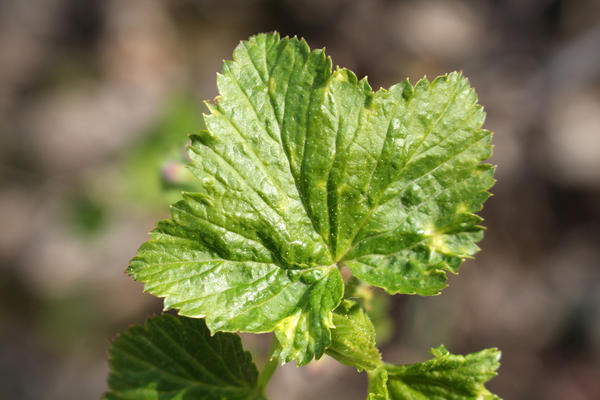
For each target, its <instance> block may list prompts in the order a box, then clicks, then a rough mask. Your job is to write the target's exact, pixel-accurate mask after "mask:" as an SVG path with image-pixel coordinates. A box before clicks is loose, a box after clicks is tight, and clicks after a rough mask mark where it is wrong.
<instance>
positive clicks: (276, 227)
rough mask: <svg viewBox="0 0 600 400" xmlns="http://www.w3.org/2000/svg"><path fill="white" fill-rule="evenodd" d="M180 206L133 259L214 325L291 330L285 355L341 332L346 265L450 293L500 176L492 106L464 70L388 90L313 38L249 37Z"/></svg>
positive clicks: (140, 271) (231, 69)
mask: <svg viewBox="0 0 600 400" xmlns="http://www.w3.org/2000/svg"><path fill="white" fill-rule="evenodd" d="M217 86H218V89H219V93H220V95H219V96H218V97H217V98H216V100H215V102H214V103H207V106H208V108H209V110H210V114H209V115H206V116H205V125H206V130H204V131H201V132H200V133H198V134H197V135H194V136H192V143H191V145H190V146H189V157H190V160H191V162H190V165H189V168H190V170H191V171H192V173H193V174H194V175H195V176H196V177H197V178H198V181H199V183H198V186H199V189H198V191H197V192H194V193H185V194H184V195H183V200H181V201H180V202H178V203H176V204H175V205H174V206H173V208H172V213H171V214H172V219H171V220H169V221H163V222H161V223H159V224H158V226H157V228H156V229H155V230H154V232H153V233H152V238H151V240H150V241H149V242H147V243H146V244H144V245H143V246H142V247H141V248H140V250H139V252H138V255H137V256H136V257H135V258H134V259H133V260H132V262H131V264H130V267H129V270H128V272H129V273H130V274H131V275H132V276H133V277H134V278H135V279H136V280H139V281H142V282H145V283H146V285H145V290H146V291H148V292H150V293H153V294H155V295H157V296H160V297H164V298H165V307H166V308H176V309H179V312H180V314H182V315H185V316H190V317H205V318H206V323H207V326H208V327H209V328H210V329H211V331H213V332H215V331H245V332H268V331H275V334H276V336H277V338H278V339H279V340H280V341H281V345H282V353H281V354H282V358H283V360H284V361H289V360H291V359H296V360H297V361H298V363H299V364H306V363H307V362H309V361H310V360H311V359H312V358H313V357H316V358H319V357H320V356H321V355H322V354H323V352H324V351H325V349H326V348H327V347H328V346H329V345H330V343H331V332H330V329H331V328H332V327H333V323H332V318H333V316H332V310H333V309H334V308H335V307H336V306H337V305H338V304H339V303H340V301H341V299H342V296H343V282H342V278H341V275H340V273H339V267H340V266H342V265H344V264H345V265H348V266H349V267H350V269H351V270H352V272H353V273H354V274H355V275H356V276H357V277H359V278H361V279H363V280H364V281H366V282H368V283H371V284H373V285H376V286H380V287H383V288H385V289H386V290H387V291H388V292H390V293H419V294H435V293H437V292H438V291H439V290H440V289H441V288H443V287H444V285H445V273H444V269H448V270H450V271H453V272H455V271H456V270H457V268H458V265H459V264H460V262H461V261H462V259H464V258H465V257H469V256H470V255H472V254H474V253H475V251H476V250H477V247H476V246H475V242H476V241H477V240H479V239H480V238H481V229H482V228H481V227H480V226H478V225H477V224H478V223H479V222H480V220H481V219H480V218H479V217H477V216H475V215H474V214H473V212H475V211H477V210H479V209H480V208H481V205H482V203H483V201H484V200H485V199H486V198H487V197H488V193H487V192H486V189H487V188H488V187H489V186H490V185H491V184H492V183H493V179H492V172H493V170H492V168H491V167H490V166H485V165H484V166H482V165H479V163H480V161H481V160H483V159H485V158H487V157H488V156H489V154H490V146H489V137H490V133H489V132H487V131H484V130H481V129H480V126H481V124H482V122H483V118H484V114H483V112H482V110H481V107H480V106H478V105H477V104H476V100H477V99H476V96H475V94H474V92H473V90H472V89H470V87H469V84H468V82H467V80H466V79H464V78H463V77H462V76H461V75H460V74H457V73H453V74H450V75H447V76H443V77H440V78H438V79H436V80H435V81H433V82H432V83H429V82H427V81H426V80H423V81H421V82H419V83H418V84H417V85H416V86H415V87H414V88H413V87H412V86H411V85H410V84H409V83H408V82H403V83H401V84H398V85H395V86H393V87H392V88H390V89H389V90H384V89H380V90H379V91H377V92H375V93H374V92H373V91H372V90H371V87H370V86H369V84H368V83H367V81H366V79H362V80H358V79H357V78H356V76H355V75H354V74H353V73H352V72H350V71H348V70H345V69H336V70H335V71H333V72H332V70H331V60H330V59H329V58H327V57H326V56H325V54H324V52H323V51H322V50H313V51H310V49H309V48H308V45H307V44H306V42H305V41H304V40H298V39H296V38H292V39H289V38H283V39H280V38H279V35H278V34H276V33H273V34H261V35H257V36H253V37H251V38H250V39H249V40H248V41H245V42H241V43H240V45H239V46H238V47H237V48H236V49H235V51H234V55H233V60H232V61H226V62H225V63H224V65H223V73H222V74H219V75H218V76H217Z"/></svg>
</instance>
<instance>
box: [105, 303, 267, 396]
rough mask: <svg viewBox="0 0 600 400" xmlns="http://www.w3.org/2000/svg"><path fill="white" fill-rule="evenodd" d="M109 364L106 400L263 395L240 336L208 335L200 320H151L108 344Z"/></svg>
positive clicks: (182, 318)
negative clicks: (257, 384)
mask: <svg viewBox="0 0 600 400" xmlns="http://www.w3.org/2000/svg"><path fill="white" fill-rule="evenodd" d="M109 363H110V369H111V372H110V375H109V378H108V384H109V386H110V392H108V393H106V394H105V395H104V399H105V400H150V399H152V400H186V399H188V400H194V399H207V400H212V399H214V400H246V399H255V400H260V399H264V397H263V396H262V394H261V393H260V390H258V389H257V387H256V382H257V375H258V374H257V371H256V367H255V366H254V364H253V363H252V359H251V356H250V354H249V353H247V352H244V350H243V349H242V344H241V341H240V338H239V337H238V336H237V335H235V334H232V333H217V334H216V335H214V336H211V335H210V332H209V330H208V328H207V327H206V325H205V323H204V321H203V320H201V319H192V318H184V317H175V316H172V315H168V314H165V315H162V316H160V317H153V318H150V319H148V321H147V322H146V325H145V326H134V327H132V328H131V329H129V331H127V332H126V333H124V334H122V335H121V336H119V337H118V338H117V339H116V340H115V341H114V342H113V344H112V346H111V349H110V361H109Z"/></svg>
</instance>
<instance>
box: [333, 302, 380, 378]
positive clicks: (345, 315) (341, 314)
mask: <svg viewBox="0 0 600 400" xmlns="http://www.w3.org/2000/svg"><path fill="white" fill-rule="evenodd" d="M333 323H334V325H335V329H333V330H332V331H331V332H332V335H331V345H330V346H329V348H327V354H328V355H330V356H332V357H333V358H335V359H336V360H338V361H339V362H341V363H343V364H346V365H350V366H353V367H356V368H357V369H358V370H359V371H361V370H373V369H375V368H377V367H379V366H380V365H381V354H379V350H378V349H377V346H376V345H375V329H374V328H373V324H372V323H371V320H370V319H369V317H368V316H367V314H366V313H365V312H364V310H363V309H362V307H361V306H360V305H359V304H358V303H356V302H354V301H352V300H344V301H343V302H342V304H340V305H339V307H338V308H336V309H335V311H334V313H333Z"/></svg>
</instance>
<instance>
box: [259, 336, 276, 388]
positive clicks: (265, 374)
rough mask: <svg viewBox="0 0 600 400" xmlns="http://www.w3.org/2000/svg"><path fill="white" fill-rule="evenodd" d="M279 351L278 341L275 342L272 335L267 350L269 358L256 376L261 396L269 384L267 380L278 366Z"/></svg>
mask: <svg viewBox="0 0 600 400" xmlns="http://www.w3.org/2000/svg"><path fill="white" fill-rule="evenodd" d="M279 350H281V346H280V345H279V341H278V340H277V338H276V337H275V335H273V340H272V341H271V349H270V350H269V356H268V357H267V361H266V362H265V365H263V367H262V370H261V371H260V374H259V375H258V385H257V387H258V390H259V391H260V393H262V394H264V393H265V389H266V387H267V384H268V383H269V380H271V377H272V376H273V373H274V372H275V370H276V369H277V366H278V365H279Z"/></svg>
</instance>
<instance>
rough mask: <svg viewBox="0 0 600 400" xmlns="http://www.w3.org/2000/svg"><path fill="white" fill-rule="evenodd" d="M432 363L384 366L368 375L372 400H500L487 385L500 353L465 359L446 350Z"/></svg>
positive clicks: (436, 353)
mask: <svg viewBox="0 0 600 400" xmlns="http://www.w3.org/2000/svg"><path fill="white" fill-rule="evenodd" d="M431 354H432V355H433V356H434V358H433V359H431V360H429V361H425V362H422V363H417V364H411V365H402V366H396V365H390V364H385V365H383V366H381V367H380V368H378V369H376V370H372V371H369V397H368V399H369V400H448V399H450V400H469V399H471V400H484V399H485V400H499V399H500V398H499V397H498V396H496V395H494V394H492V393H491V392H490V391H488V390H487V389H486V388H485V386H484V384H485V383H486V382H487V381H489V380H490V379H492V378H493V377H494V376H496V370H497V369H498V367H499V366H500V363H499V362H498V361H499V360H500V352H499V351H498V350H497V349H494V348H492V349H486V350H482V351H479V352H477V353H473V354H468V355H466V356H461V355H454V354H450V353H449V352H448V350H446V348H445V347H444V346H440V347H438V348H434V349H431Z"/></svg>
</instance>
